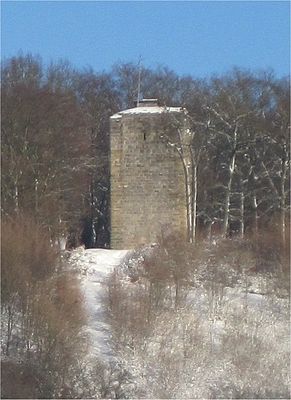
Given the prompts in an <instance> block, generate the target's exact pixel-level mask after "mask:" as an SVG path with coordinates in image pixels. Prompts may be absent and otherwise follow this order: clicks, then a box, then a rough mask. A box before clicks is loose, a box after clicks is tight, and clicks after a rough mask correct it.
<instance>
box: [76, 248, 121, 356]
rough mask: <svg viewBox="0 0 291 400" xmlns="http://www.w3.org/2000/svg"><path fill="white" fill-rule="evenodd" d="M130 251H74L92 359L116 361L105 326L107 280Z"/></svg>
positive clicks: (108, 331) (108, 328) (106, 325)
mask: <svg viewBox="0 0 291 400" xmlns="http://www.w3.org/2000/svg"><path fill="white" fill-rule="evenodd" d="M127 253H128V251H127V250H105V249H89V250H83V251H81V252H80V251H75V252H73V254H72V256H71V261H72V262H74V263H75V264H76V265H77V268H78V269H80V272H81V289H82V291H83V296H84V302H85V308H86V310H87V318H88V326H87V328H86V332H87V333H88V334H89V340H90V345H91V346H90V356H92V357H93V358H95V359H96V357H98V359H101V360H102V361H104V362H110V361H113V360H114V359H115V357H114V354H113V353H112V350H111V346H110V339H111V331H110V326H109V325H108V324H107V323H106V318H105V310H104V308H103V297H104V295H105V288H104V280H105V279H106V277H108V275H109V274H110V273H111V272H112V271H113V269H114V267H116V266H117V265H119V264H120V263H121V261H122V259H123V258H124V257H125V256H126V254H127Z"/></svg>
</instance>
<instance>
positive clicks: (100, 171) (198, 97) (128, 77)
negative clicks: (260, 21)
mask: <svg viewBox="0 0 291 400" xmlns="http://www.w3.org/2000/svg"><path fill="white" fill-rule="evenodd" d="M139 73H140V75H141V93H142V95H143V97H144V98H147V97H148V98H158V99H159V102H160V104H161V105H171V106H175V105H176V106H182V107H185V108H186V109H187V110H188V113H189V117H190V121H191V127H190V131H191V135H190V141H188V143H187V146H188V147H187V148H188V150H189V154H190V158H189V159H188V161H189V165H188V167H187V168H188V175H187V176H186V183H187V184H188V193H187V196H188V197H187V202H188V208H189V210H188V211H189V212H188V213H189V221H188V222H189V224H188V230H189V232H188V234H189V238H190V239H191V238H192V239H195V237H196V235H197V234H198V233H200V232H202V233H203V232H204V233H205V234H206V232H208V233H211V234H213V233H215V232H219V233H222V234H224V235H225V236H227V235H231V234H233V233H239V234H240V235H241V236H243V235H244V234H245V232H254V233H256V234H257V233H259V231H260V229H261V228H262V227H265V226H266V224H271V225H270V226H272V228H276V229H277V230H278V233H279V234H280V237H281V239H282V244H283V245H284V244H285V243H286V242H287V240H288V238H287V237H286V235H287V231H288V216H289V203H290V185H289V179H288V178H289V172H290V154H289V150H290V147H289V141H290V132H289V130H290V126H289V121H290V96H289V78H288V77H286V78H282V79H277V78H276V77H275V76H274V74H273V73H272V72H270V71H265V72H258V73H254V72H250V71H244V70H239V69H233V70H232V71H231V72H229V73H228V74H226V75H224V76H213V77H212V78H210V79H207V80H206V79H205V80H201V79H195V78H193V77H191V76H183V77H180V76H179V75H177V74H176V73H175V72H173V71H171V70H169V69H168V68H165V67H160V68H157V69H155V70H153V69H149V68H142V69H141V71H140V70H139V67H138V66H137V65H135V64H132V63H127V64H116V65H115V66H113V68H112V69H111V70H110V71H109V72H102V73H97V72H95V71H93V70H92V69H90V68H88V69H86V70H82V71H80V70H76V69H74V68H73V67H72V66H70V64H69V63H67V62H58V63H52V64H50V65H49V66H48V67H44V66H43V64H42V61H41V59H40V58H39V57H34V56H31V55H25V56H24V55H20V56H17V57H13V58H11V59H8V60H6V61H4V62H3V64H2V82H1V89H2V171H3V178H2V214H3V215H4V216H13V215H15V214H22V213H25V214H32V215H34V216H35V217H36V218H37V220H38V222H40V223H41V224H43V225H44V226H46V227H47V228H48V229H49V231H50V234H51V237H52V238H53V240H56V239H60V238H61V237H62V236H65V237H66V238H68V239H69V244H70V245H72V246H74V245H76V244H78V243H79V242H80V241H82V242H84V243H85V244H86V246H88V247H94V246H105V245H108V244H109V241H110V226H109V225H110V224H109V191H110V184H109V159H110V158H109V150H110V149H109V117H110V116H111V115H112V114H114V113H115V112H117V111H119V110H121V109H125V108H129V107H134V103H135V100H136V99H137V86H138V75H139ZM174 125H175V124H173V126H174ZM165 137H167V135H166V130H165ZM175 145H176V147H177V150H181V143H180V144H179V142H178V141H177V143H175ZM183 146H184V145H183V144H182V147H183ZM184 161H185V160H184Z"/></svg>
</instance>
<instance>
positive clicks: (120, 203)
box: [110, 113, 186, 249]
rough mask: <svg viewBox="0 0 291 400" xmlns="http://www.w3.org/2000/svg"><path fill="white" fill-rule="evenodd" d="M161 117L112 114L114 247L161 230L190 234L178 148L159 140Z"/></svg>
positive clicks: (137, 242) (126, 245)
mask: <svg viewBox="0 0 291 400" xmlns="http://www.w3.org/2000/svg"><path fill="white" fill-rule="evenodd" d="M160 130H161V115H160V114H155V113H140V114H139V113H136V114H130V113H129V114H123V115H122V114H121V115H115V116H114V117H112V118H111V189H110V190H111V248H113V249H131V248H134V247H137V246H139V245H142V244H145V243H152V242H155V241H156V239H157V236H158V235H159V234H160V233H161V230H162V229H172V230H175V231H179V232H180V234H181V235H184V234H185V232H186V207H185V186H184V176H183V169H182V164H181V161H180V159H179V156H178V154H177V153H176V151H175V150H174V149H173V148H171V147H169V146H167V145H166V144H165V143H163V142H162V140H161V138H160V133H161V132H160Z"/></svg>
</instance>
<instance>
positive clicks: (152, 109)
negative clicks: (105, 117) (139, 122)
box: [110, 105, 185, 118]
mask: <svg viewBox="0 0 291 400" xmlns="http://www.w3.org/2000/svg"><path fill="white" fill-rule="evenodd" d="M164 112H176V113H180V112H185V109H184V108H183V107H166V106H163V107H160V106H145V107H144V106H141V105H139V107H135V108H129V109H128V110H124V111H119V112H118V113H116V114H114V115H112V117H110V118H121V117H122V116H123V115H131V114H162V113H164Z"/></svg>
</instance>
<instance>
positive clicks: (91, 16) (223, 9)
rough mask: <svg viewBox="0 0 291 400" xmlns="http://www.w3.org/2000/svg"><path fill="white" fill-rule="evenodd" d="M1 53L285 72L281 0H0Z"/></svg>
mask: <svg viewBox="0 0 291 400" xmlns="http://www.w3.org/2000/svg"><path fill="white" fill-rule="evenodd" d="M1 8H2V13H1V14H2V15H1V19H2V29H1V33H2V40H1V43H2V48H1V54H2V59H3V58H7V57H10V56H13V55H16V54H17V53H18V52H19V50H22V51H23V52H24V53H26V52H31V53H33V54H39V55H40V56H41V57H42V58H43V60H44V61H45V62H49V61H50V60H54V61H56V60H58V59H60V58H62V59H68V60H69V61H70V62H71V63H72V64H73V65H74V66H76V67H78V68H82V67H87V66H92V67H93V69H94V70H96V71H102V70H109V69H110V67H111V66H112V65H113V64H114V63H115V62H119V61H122V62H128V61H132V62H136V63H137V62H138V58H139V55H141V56H142V58H143V64H144V65H145V66H147V67H154V68H155V67H156V66H157V65H167V66H168V67H169V68H171V69H173V70H174V71H176V72H177V73H178V74H180V75H187V74H190V75H193V76H198V77H206V76H209V75H210V74H212V73H223V72H226V71H228V70H230V69H231V68H232V67H233V66H235V65H236V66H239V67H242V68H250V69H254V70H257V69H266V68H272V69H274V71H275V73H276V74H277V75H278V76H282V75H286V74H288V73H289V72H290V4H289V2H288V1H286V2H284V1H258V2H256V1H225V2H224V1H188V2H183V1H164V2H158V1H157V2H155V1H151V2H149V1H148V2H143V1H136V2H125V1H121V2H113V1H104V2H101V1H100V2H97V1H91V2H89V1H74V2H73V1H72V2H71V1H51V2H47V1H34V2H33V1H3V0H2V2H1Z"/></svg>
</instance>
